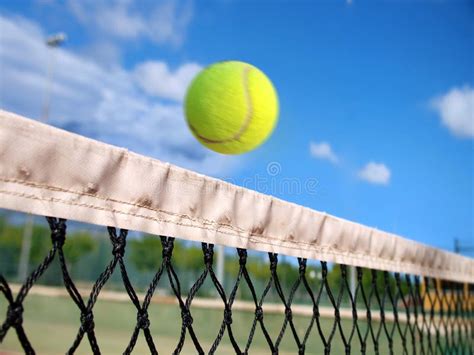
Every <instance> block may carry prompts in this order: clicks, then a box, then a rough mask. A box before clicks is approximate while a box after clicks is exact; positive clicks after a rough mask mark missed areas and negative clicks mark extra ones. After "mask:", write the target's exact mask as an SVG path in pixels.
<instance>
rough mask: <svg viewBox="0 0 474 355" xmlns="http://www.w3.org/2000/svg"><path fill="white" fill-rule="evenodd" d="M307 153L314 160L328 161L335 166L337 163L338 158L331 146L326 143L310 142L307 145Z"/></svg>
mask: <svg viewBox="0 0 474 355" xmlns="http://www.w3.org/2000/svg"><path fill="white" fill-rule="evenodd" d="M309 152H310V154H311V156H312V157H314V158H318V159H325V160H329V161H330V162H331V163H333V164H337V163H338V162H339V158H338V157H337V155H336V154H335V153H334V152H333V150H332V148H331V146H330V145H329V143H327V142H320V143H316V142H311V143H310V144H309Z"/></svg>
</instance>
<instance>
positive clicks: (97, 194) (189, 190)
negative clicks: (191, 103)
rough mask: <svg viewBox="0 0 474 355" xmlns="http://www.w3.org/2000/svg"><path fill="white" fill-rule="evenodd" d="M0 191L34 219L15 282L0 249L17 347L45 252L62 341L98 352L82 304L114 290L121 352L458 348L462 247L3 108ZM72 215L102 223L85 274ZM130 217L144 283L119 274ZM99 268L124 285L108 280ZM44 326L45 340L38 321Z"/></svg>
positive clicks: (472, 276) (466, 304) (467, 341)
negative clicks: (104, 248) (388, 229)
mask: <svg viewBox="0 0 474 355" xmlns="http://www.w3.org/2000/svg"><path fill="white" fill-rule="evenodd" d="M0 195H1V196H0V208H3V209H5V210H9V211H15V212H19V213H24V214H32V215H38V216H46V217H45V220H46V221H47V228H48V234H49V240H50V248H49V250H48V251H47V252H46V253H45V255H44V256H43V258H42V260H41V261H39V262H38V264H37V266H35V267H34V268H33V270H32V271H31V272H30V274H29V276H28V277H26V279H24V280H21V284H19V285H17V284H15V282H12V281H11V280H10V279H12V277H8V275H9V272H8V270H7V268H6V267H4V266H3V265H4V264H0V265H2V268H4V269H0V290H1V291H2V293H3V296H4V297H3V300H2V303H3V305H4V307H3V308H4V309H5V312H6V313H5V314H6V315H5V317H4V318H3V322H2V325H1V328H0V341H1V342H2V343H3V341H4V340H5V339H7V338H8V339H11V338H12V333H16V336H17V342H18V344H19V345H20V346H21V349H22V350H23V351H24V352H25V353H27V354H34V353H35V343H34V342H33V341H32V340H31V339H32V337H34V334H32V333H30V332H29V330H31V329H32V327H29V326H28V322H29V321H30V319H29V318H28V309H27V305H28V300H29V299H30V298H32V297H39V296H37V295H38V292H36V293H35V289H38V290H42V288H41V287H42V286H38V284H40V283H41V280H42V277H44V275H45V273H47V272H48V270H49V269H51V268H53V267H54V265H56V266H58V265H59V274H60V277H61V280H62V284H63V287H64V290H65V292H63V293H62V294H61V292H60V290H58V289H57V288H54V289H49V291H48V292H50V293H48V292H46V293H45V294H46V295H51V292H53V291H54V292H58V294H61V295H62V296H67V297H69V298H70V299H71V300H72V302H73V304H74V305H75V310H74V312H75V316H76V317H77V324H76V325H77V327H76V328H75V331H74V333H75V334H74V336H73V337H71V339H70V343H69V344H68V345H67V347H66V348H65V349H63V351H66V352H67V353H75V352H85V353H90V352H92V353H94V354H99V353H101V352H102V353H110V352H111V351H110V350H107V344H105V345H104V343H105V342H101V338H100V337H99V336H98V334H99V331H98V329H97V326H96V323H97V322H98V320H97V312H96V309H97V307H99V306H98V304H99V303H100V300H114V301H117V300H118V299H121V300H122V301H123V300H124V299H125V300H126V301H127V302H128V303H131V304H132V305H133V307H134V311H133V312H134V314H135V317H134V319H133V322H132V324H130V327H129V329H130V332H129V334H127V336H126V338H127V339H126V341H125V342H123V344H124V345H123V348H122V349H121V350H120V352H123V353H125V354H129V353H132V352H133V351H134V350H136V351H137V352H138V351H139V350H137V346H138V345H137V344H138V342H140V340H142V341H143V340H144V344H143V346H144V347H143V348H141V349H146V350H147V351H149V352H150V353H153V354H157V353H158V352H160V353H175V354H178V353H199V354H204V353H209V354H214V353H230V352H235V353H237V354H247V353H251V354H252V353H272V354H278V353H280V354H283V353H288V354H292V353H298V354H304V353H306V354H329V353H346V354H350V353H376V354H386V353H387V354H398V353H402V354H418V353H420V354H447V353H451V354H472V353H473V351H474V344H473V339H474V333H473V326H474V261H473V260H472V259H470V258H467V257H463V256H459V255H456V254H453V253H449V252H446V251H442V250H439V249H435V248H432V247H429V246H426V245H422V244H419V243H416V242H413V241H410V240H408V239H405V238H401V237H398V236H395V235H392V234H389V233H385V232H382V231H378V230H375V229H372V228H369V227H365V226H362V225H359V224H356V223H352V222H349V221H345V220H342V219H339V218H336V217H333V216H330V215H327V214H325V213H320V212H317V211H313V210H310V209H307V208H304V207H301V206H297V205H294V204H290V203H287V202H284V201H281V200H278V199H275V198H272V197H270V196H266V195H262V194H259V193H256V192H254V191H250V190H246V189H243V188H240V187H237V186H234V185H231V184H227V183H225V182H222V181H219V180H216V179H212V178H209V177H206V176H202V175H199V174H196V173H193V172H190V171H187V170H184V169H180V168H177V167H174V166H172V165H169V164H165V163H161V162H159V161H156V160H152V159H150V158H147V157H142V156H139V155H136V154H133V153H130V152H128V151H126V150H124V149H121V148H116V147H112V146H109V145H105V144H103V143H100V142H96V141H94V140H90V139H87V138H84V137H81V136H78V135H75V134H72V133H68V132H65V131H62V130H59V129H56V128H53V127H50V126H47V125H44V124H41V123H38V122H35V121H31V120H29V119H26V118H24V117H20V116H17V115H14V114H12V113H9V112H5V111H0ZM76 222H81V223H86V224H88V225H94V226H103V227H100V228H103V230H104V231H106V234H107V236H108V240H109V243H110V245H109V246H110V248H109V255H108V257H107V258H108V261H107V263H106V265H105V267H104V269H103V270H97V274H98V275H99V276H98V277H97V279H96V280H95V282H93V284H92V285H90V288H89V289H87V288H84V287H83V285H82V283H80V282H79V283H78V282H77V281H75V280H73V277H72V272H71V270H70V268H71V264H70V263H68V253H67V252H65V248H66V246H67V245H68V242H71V241H72V238H71V239H69V237H68V235H69V233H70V231H72V230H74V228H75V223H76ZM3 230H4V231H7V232H8V231H9V229H7V228H4V229H3ZM130 231H136V232H141V233H146V234H147V236H146V237H144V238H148V239H152V240H154V241H157V240H159V245H157V246H156V250H154V253H155V254H156V260H157V264H156V268H155V270H154V272H153V275H152V277H150V281H149V284H148V285H147V286H146V287H144V289H143V291H144V292H139V291H141V290H138V287H137V286H136V285H134V280H133V277H131V276H130V275H129V274H130V269H131V268H133V267H131V266H130V264H129V261H130V260H129V259H128V258H127V255H128V254H127V252H128V248H129V247H127V242H129V244H128V245H130V243H131V242H133V241H134V240H135V239H136V237H135V236H134V235H130V233H131V232H130ZM2 237H4V236H3V235H0V240H1V238H2ZM44 237H45V238H46V236H44ZM182 240H186V241H188V242H187V243H190V242H198V243H200V252H199V253H200V260H201V262H200V264H199V265H197V266H196V265H194V266H192V268H193V270H192V271H193V272H194V273H195V275H196V277H195V279H194V280H193V281H192V282H185V283H184V282H183V279H182V278H183V272H182V271H183V270H182V268H180V267H178V266H177V264H178V263H177V260H176V257H177V255H176V253H177V248H178V246H182V244H179V243H181V242H180V241H182ZM155 245H156V244H155ZM215 245H224V246H226V247H227V252H226V257H227V258H228V259H232V260H231V263H233V265H234V268H233V269H232V271H231V272H229V273H228V274H226V282H225V283H224V282H223V280H222V275H220V276H219V277H218V275H217V274H216V271H215V269H216V263H215V256H216V255H215V254H217V253H216V252H215V249H214V246H215ZM257 251H258V252H260V254H258V256H256V255H254V253H256V252H257ZM220 252H222V251H220ZM262 253H265V254H262ZM255 260H259V261H260V263H259V264H257V267H255V265H256V264H255ZM114 278H115V281H114ZM13 279H14V278H13ZM262 280H263V282H262ZM13 281H15V280H13ZM111 283H119V284H120V285H121V286H122V290H124V292H122V293H120V292H111V291H110V290H108V289H107V285H109V284H111ZM244 289H245V292H243V290H244ZM39 293H41V292H39ZM164 295H165V296H167V298H166V299H167V301H164V300H163V296H164ZM124 296H125V298H124ZM160 297H161V298H162V302H155V301H154V300H158V299H160ZM58 302H59V301H58ZM58 305H59V303H58ZM58 307H59V306H58ZM170 308H173V309H174V310H173V312H174V313H172V314H174V315H176V317H177V319H178V320H179V321H178V326H177V328H176V329H177V334H176V339H175V342H174V343H172V345H169V344H167V345H166V346H165V345H164V340H163V339H164V338H165V336H163V335H162V334H161V333H160V332H158V329H162V326H160V323H163V322H168V321H169V320H170V319H171V318H172V317H171V318H166V317H165V316H164V315H161V313H160V312H163V314H164V313H165V312H168V309H170ZM203 309H204V310H206V311H205V312H204V313H203V311H202V310H203ZM54 311H55V310H54V308H53V310H52V312H54ZM242 313H245V314H246V315H247V316H246V318H245V317H242V315H241V314H242ZM197 315H201V316H200V317H198V316H197ZM109 316H110V317H112V315H109ZM198 318H200V319H198ZM211 318H216V319H217V321H216V324H217V326H216V327H215V332H214V333H213V332H209V331H208V329H207V328H208V327H209V324H210V320H211ZM243 319H244V320H243ZM1 320H2V318H0V321H1ZM48 321H49V319H46V318H44V319H42V320H41V322H42V324H47V323H48ZM165 326H166V325H165ZM170 327H171V325H170ZM48 336H50V337H51V340H50V341H51V342H58V341H59V340H58V338H57V337H55V336H54V334H42V337H48ZM117 341H118V339H117ZM85 345H88V348H86V347H84V346H85ZM0 349H1V347H0ZM37 351H41V350H40V349H37ZM142 352H143V350H142Z"/></svg>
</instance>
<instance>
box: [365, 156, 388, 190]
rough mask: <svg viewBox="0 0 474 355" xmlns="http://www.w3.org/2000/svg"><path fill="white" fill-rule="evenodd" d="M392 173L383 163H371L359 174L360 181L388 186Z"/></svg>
mask: <svg viewBox="0 0 474 355" xmlns="http://www.w3.org/2000/svg"><path fill="white" fill-rule="evenodd" d="M391 175H392V173H391V172H390V169H389V168H388V167H387V166H386V165H385V164H382V163H375V162H369V163H367V164H366V165H365V166H364V167H363V168H362V169H361V170H360V171H359V172H358V176H359V178H360V179H362V180H365V181H367V182H370V183H371V184H378V185H388V183H389V182H390V176H391Z"/></svg>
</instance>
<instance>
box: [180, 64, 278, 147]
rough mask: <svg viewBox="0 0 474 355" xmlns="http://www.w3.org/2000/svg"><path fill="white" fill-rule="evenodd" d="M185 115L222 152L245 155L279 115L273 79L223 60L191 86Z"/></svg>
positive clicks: (194, 129)
mask: <svg viewBox="0 0 474 355" xmlns="http://www.w3.org/2000/svg"><path fill="white" fill-rule="evenodd" d="M184 105H185V114H186V119H187V123H188V126H189V128H190V129H191V131H192V133H193V135H194V136H195V137H196V138H197V139H198V140H199V142H201V143H202V144H203V145H205V146H206V147H208V148H209V149H212V150H214V151H216V152H218V153H223V154H241V153H245V152H248V151H250V150H252V149H255V148H256V147H257V146H259V145H260V144H262V143H263V142H264V141H265V140H266V139H267V138H268V136H269V135H270V133H271V132H272V131H273V129H274V127H275V124H276V122H277V118H278V97H277V93H276V91H275V88H274V87H273V85H272V83H271V81H270V80H269V79H268V78H267V76H266V75H265V74H264V73H262V72H261V71H260V70H259V69H258V68H256V67H254V66H253V65H250V64H248V63H244V62H238V61H227V62H219V63H215V64H213V65H210V66H209V67H207V68H205V69H204V70H203V71H201V72H200V73H199V74H198V75H197V76H196V78H195V79H194V80H193V82H192V83H191V85H190V86H189V88H188V92H187V94H186V99H185V103H184Z"/></svg>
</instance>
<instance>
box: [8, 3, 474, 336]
mask: <svg viewBox="0 0 474 355" xmlns="http://www.w3.org/2000/svg"><path fill="white" fill-rule="evenodd" d="M0 33H1V34H0V107H1V108H2V109H5V110H9V111H13V112H15V113H18V114H21V115H25V116H27V117H30V118H35V119H38V120H42V121H44V122H47V123H48V124H51V125H54V126H56V127H60V128H63V129H66V130H69V131H72V132H76V133H79V134H81V135H85V136H87V137H91V138H94V139H97V140H101V141H104V142H107V143H110V144H114V145H117V146H122V147H125V148H128V149H130V150H132V151H135V152H138V153H141V154H144V155H148V156H151V157H154V158H157V159H159V160H162V161H166V162H171V163H173V164H176V165H179V166H182V167H185V168H189V169H192V170H195V171H198V172H201V173H204V174H207V175H211V176H215V177H218V178H221V179H224V180H227V181H229V182H232V183H235V184H238V185H242V186H245V187H248V188H252V189H255V190H257V191H260V192H263V193H266V194H271V195H274V196H276V197H279V198H282V199H285V200H288V201H292V202H295V203H298V204H302V205H304V206H308V207H310V208H314V209H316V210H320V211H325V212H328V213H330V214H333V215H337V216H338V217H342V218H345V219H349V220H353V221H356V222H359V223H362V224H365V225H369V226H373V227H377V228H379V229H382V230H385V231H388V232H393V233H396V234H399V235H402V236H404V237H407V238H410V239H414V240H417V241H419V242H422V243H426V244H430V245H432V246H435V247H440V248H443V249H446V250H450V251H454V252H457V253H461V254H464V255H467V256H473V255H474V207H473V203H474V202H473V201H474V192H473V189H474V187H473V184H474V183H473V181H474V64H473V63H474V3H473V2H472V1H451V2H448V1H416V2H405V1H386V2H378V3H375V2H369V1H358V0H347V1H334V2H329V1H265V0H262V1H237V0H235V1H234V0H221V1H217V0H216V1H202V2H201V1H199V2H198V1H191V0H189V1H178V0H176V1H173V0H169V1H167V0H163V1H162V0H160V1H140V2H133V1H128V0H116V1H112V0H111V1H105V0H96V1H93V0H84V1H79V0H67V1H55V0H30V1H27V0H24V1H13V0H11V1H9V0H6V1H2V2H1V3H0ZM229 59H232V60H242V61H247V62H249V63H252V64H254V65H255V66H257V67H259V68H260V69H262V70H263V71H264V72H265V73H266V74H267V75H268V76H269V77H270V78H271V79H272V81H273V82H274V84H275V86H276V88H277V90H278V93H279V99H280V109H281V114H280V120H279V124H278V126H277V128H276V130H275V132H274V134H273V136H271V137H270V139H269V140H268V141H267V142H266V143H265V144H264V145H263V146H261V147H260V148H259V149H257V150H256V151H253V152H251V153H249V154H246V155H243V156H223V155H220V154H217V153H214V152H212V151H209V150H206V148H204V147H202V146H201V145H200V144H199V143H198V142H197V141H196V140H195V139H194V138H193V137H192V135H191V133H190V132H189V130H188V128H187V126H186V124H185V120H184V115H183V109H182V101H183V97H184V94H185V91H186V88H187V86H188V84H189V82H190V81H191V80H192V78H193V77H194V76H195V75H196V73H198V72H199V71H200V70H201V69H202V68H203V67H205V66H206V65H209V64H211V63H213V62H216V61H220V60H229ZM309 185H311V186H310V187H309ZM48 234H49V232H48V230H47V227H46V224H45V223H44V221H43V220H39V218H35V219H33V218H32V217H29V216H22V215H18V214H15V213H11V212H8V211H2V213H1V216H0V270H1V272H2V273H3V274H4V275H5V276H6V277H7V278H8V279H10V280H17V281H20V280H22V279H24V276H25V275H26V274H27V273H28V272H30V271H31V270H32V269H33V268H34V267H35V265H37V264H38V263H39V262H40V261H41V260H42V258H43V256H44V255H45V253H46V252H47V251H48V250H49V248H50V240H49V238H48V237H47V235H48ZM68 238H69V240H68V243H66V254H67V257H68V260H69V267H70V268H71V273H72V275H73V278H74V279H75V280H78V283H79V285H82V286H83V287H84V288H87V289H89V288H90V287H91V284H92V282H93V281H95V279H96V278H97V276H98V273H99V272H100V271H99V270H103V269H104V267H105V266H106V264H107V263H108V261H109V260H110V248H111V247H110V242H109V241H108V237H107V236H106V234H105V233H104V231H103V230H97V229H95V228H92V227H90V226H85V225H80V224H72V225H71V226H70V234H69V237H68ZM159 250H160V242H159V239H157V238H152V237H149V236H145V235H142V234H138V233H136V234H132V236H131V239H130V241H129V247H128V249H127V254H126V259H127V265H128V266H129V267H130V274H131V279H132V280H133V283H134V285H135V284H136V286H137V288H138V289H139V290H141V291H143V290H144V289H145V288H146V286H147V285H148V283H149V280H150V278H152V276H153V274H154V271H155V270H156V268H157V266H158V265H159V264H160V260H159V259H158V258H157V255H158V256H159V255H161V254H160V253H161V252H160V251H159ZM219 252H220V253H221V255H223V254H224V252H222V250H220V251H219ZM234 254H235V251H233V250H227V251H225V255H226V258H222V259H221V261H220V266H218V270H219V271H218V272H219V275H220V277H221V278H222V279H223V280H227V281H224V285H225V287H226V288H227V289H228V288H229V287H231V284H232V283H231V282H232V281H231V280H232V275H235V273H236V272H237V269H238V260H237V259H236V257H235V255H234ZM228 255H232V257H227V256H228ZM175 260H176V267H177V269H178V270H179V272H180V275H182V282H183V285H184V287H185V288H186V289H188V288H189V287H190V286H191V285H192V283H193V282H194V281H195V280H196V278H197V277H198V275H199V274H200V272H201V271H202V252H201V251H200V245H198V244H193V243H190V242H182V241H178V242H177V245H176V251H175ZM280 267H281V268H282V269H285V272H284V275H286V276H285V277H284V278H282V283H283V284H285V288H289V287H291V285H292V283H293V282H294V279H295V277H296V275H297V272H298V270H297V265H296V264H295V262H294V261H289V260H288V261H286V260H285V258H283V259H282V260H281V264H280ZM249 268H251V269H252V272H253V274H254V275H256V276H255V277H256V278H255V280H256V284H257V286H258V287H259V288H263V286H264V284H265V282H266V280H267V279H268V263H267V261H266V258H264V257H262V256H261V255H260V254H259V253H255V254H251V257H250V259H249ZM310 268H311V273H310V274H311V275H312V277H311V282H312V285H314V287H318V282H319V281H320V279H321V277H320V273H321V267H320V265H319V264H318V263H316V262H315V263H314V264H311V265H310ZM329 272H330V282H331V287H334V288H337V286H338V285H339V284H340V282H341V281H340V270H339V269H338V268H332V266H330V270H329ZM114 278H115V279H112V282H111V283H110V284H109V285H108V286H107V287H108V288H110V289H111V290H116V289H119V288H120V290H122V288H121V287H122V286H121V283H119V276H118V275H115V276H114ZM41 282H42V283H43V284H45V285H49V286H57V285H61V278H60V273H59V267H58V265H55V266H54V267H53V268H52V269H51V270H49V271H48V272H47V273H46V274H45V275H44V277H43V278H42V280H41ZM364 282H365V281H364ZM366 282H370V281H369V280H368V279H367V281H366ZM160 287H162V291H160V292H161V293H162V294H163V295H166V294H167V292H169V287H168V286H167V284H166V282H165V284H164V285H162V286H160ZM166 289H168V291H166ZM199 296H201V297H214V296H215V290H213V289H212V287H205V288H203V289H202V291H200V294H199ZM239 296H240V297H241V298H242V299H244V300H245V299H249V297H250V294H249V293H248V290H244V289H243V290H242V291H241V294H240V295H239ZM37 297H39V296H37ZM271 297H276V295H270V299H272V298H271ZM298 297H299V296H298V294H297V295H296V299H298ZM39 300H40V299H39V298H37V299H36V301H35V299H33V301H32V302H40V304H42V306H41V307H39V306H38V307H37V309H49V308H48V307H50V305H49V306H48V305H45V304H44V303H41V302H42V301H39ZM299 301H301V302H303V303H304V302H308V300H307V299H305V298H304V295H303V294H301V298H300V299H299ZM58 302H59V301H58ZM0 311H2V312H3V310H0ZM109 311H110V312H112V311H111V310H109ZM132 311H133V309H132V308H130V312H131V313H130V314H131V315H130V317H132V318H133V317H134V314H133V312H132ZM120 312H122V311H120ZM33 316H34V315H33ZM76 318H77V317H76ZM38 319H39V320H38V324H41V321H40V319H41V318H39V316H38ZM73 321H74V322H76V323H77V319H75V318H73V320H72V321H71V324H72V322H73ZM110 322H111V323H113V322H112V321H110ZM65 324H66V323H65ZM112 326H113V325H112ZM71 329H72V328H71ZM127 334H129V332H128V333H127ZM171 343H172V342H170V344H171Z"/></svg>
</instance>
